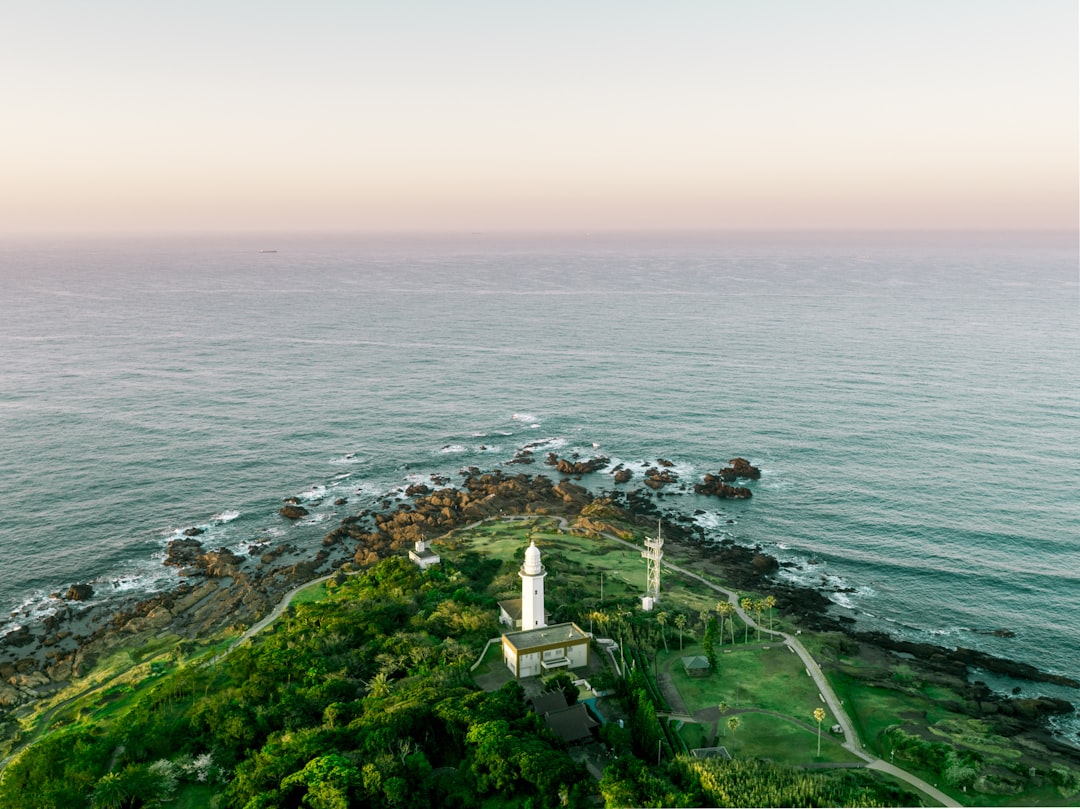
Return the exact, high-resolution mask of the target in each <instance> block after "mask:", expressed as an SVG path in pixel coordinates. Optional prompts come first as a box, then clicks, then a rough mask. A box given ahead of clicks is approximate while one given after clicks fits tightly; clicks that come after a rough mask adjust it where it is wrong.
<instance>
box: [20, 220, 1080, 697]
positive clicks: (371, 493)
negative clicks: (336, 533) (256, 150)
mask: <svg viewBox="0 0 1080 809" xmlns="http://www.w3.org/2000/svg"><path fill="white" fill-rule="evenodd" d="M261 249H274V250H276V251H277V252H261ZM0 284H2V290H3V292H2V293H0V294H2V300H3V306H2V308H0V360H2V361H0V491H2V492H3V497H4V515H3V519H2V520H0V634H2V633H4V632H6V631H10V630H11V629H12V628H13V627H15V626H17V625H19V624H20V623H24V622H27V621H33V620H34V619H35V617H36V616H40V615H41V614H42V613H43V612H47V611H49V610H50V609H52V604H53V602H52V601H51V600H50V599H49V596H50V594H53V593H57V592H62V591H63V590H65V589H66V588H67V587H68V586H69V585H70V584H72V583H75V582H89V583H91V584H93V586H94V587H95V590H96V592H97V596H96V598H97V599H99V600H108V599H109V598H111V597H112V596H113V595H114V594H117V593H131V592H145V591H153V590H156V589H161V588H164V587H168V586H170V585H171V584H172V583H174V579H173V578H172V576H173V575H174V573H173V571H172V570H171V569H167V568H164V567H163V566H162V565H161V564H160V561H161V559H162V558H163V553H164V548H165V546H166V544H167V542H168V541H169V539H171V538H173V537H175V536H177V534H178V533H179V532H180V531H182V530H183V529H185V528H187V527H190V526H201V527H203V528H205V529H207V530H208V534H207V536H206V537H203V539H204V541H205V542H206V543H207V544H209V545H212V546H218V545H226V546H241V545H244V544H246V543H248V542H250V541H251V540H253V539H257V538H271V539H274V538H279V537H288V538H290V539H292V540H294V541H296V542H299V543H305V542H309V543H311V546H312V548H313V549H314V548H315V547H316V546H317V545H318V542H319V541H320V540H321V538H322V536H323V535H324V534H325V533H326V532H328V531H329V530H330V529H332V528H333V527H335V526H336V525H337V522H338V520H339V519H340V518H341V517H343V516H346V515H347V514H349V513H354V512H355V511H357V510H359V509H360V508H363V507H366V506H367V505H370V504H372V503H373V502H374V501H375V500H376V499H378V498H379V497H381V496H382V495H383V494H385V493H386V492H388V491H393V490H395V489H399V488H400V487H403V486H405V485H407V484H408V483H410V482H413V481H416V480H426V479H427V477H428V476H429V475H430V474H432V473H442V474H449V475H452V476H455V477H456V473H457V472H458V470H460V469H461V468H462V467H464V466H468V465H477V466H481V467H494V466H498V465H500V464H503V463H505V462H506V461H508V460H509V459H510V458H512V457H513V455H514V453H515V452H516V451H517V450H518V449H520V448H521V447H523V446H525V445H526V444H534V443H539V448H538V449H537V455H538V456H539V457H540V458H542V457H543V454H544V452H546V451H547V449H548V448H550V449H551V450H554V451H557V452H558V453H559V454H560V455H568V454H570V453H572V452H574V451H577V452H580V453H581V454H583V455H587V456H591V455H593V454H595V453H597V452H600V453H603V454H605V455H608V456H609V457H610V458H611V459H612V463H613V464H615V463H619V462H623V463H627V464H629V465H632V466H633V468H636V469H640V465H641V464H642V463H646V462H653V461H655V460H656V459H657V458H660V457H663V458H669V459H671V460H672V461H674V462H675V463H676V471H678V472H679V473H680V476H681V479H682V480H683V481H684V482H685V483H686V484H691V483H692V482H693V481H694V480H696V479H699V478H700V476H701V475H702V474H704V473H705V472H710V471H712V472H715V471H716V470H717V469H719V468H720V467H722V466H724V465H725V463H726V461H727V460H728V459H729V458H732V457H735V456H736V455H741V456H744V457H746V458H748V459H750V460H751V461H752V462H753V463H755V464H756V465H758V466H760V467H761V468H762V469H763V471H764V475H763V478H762V479H761V480H760V481H757V482H755V483H753V484H751V485H752V487H753V488H754V494H755V496H754V498H753V499H752V500H750V501H747V502H739V503H733V502H730V501H718V500H710V499H706V498H701V497H698V496H696V495H694V494H692V493H690V492H686V491H681V492H680V491H676V492H672V493H669V494H667V495H665V496H664V497H663V498H662V500H661V503H662V505H663V507H664V508H665V509H669V510H675V511H685V512H686V513H693V512H694V511H695V510H698V509H701V510H702V511H703V512H704V513H703V514H701V515H699V516H698V519H699V521H700V522H701V524H702V525H703V526H705V527H706V528H707V529H708V530H709V535H710V536H711V537H715V538H717V539H719V538H722V537H725V536H731V537H733V538H734V539H736V540H737V541H739V542H742V543H747V544H754V543H760V544H761V545H762V546H764V547H765V548H766V549H767V550H769V551H770V552H772V553H774V554H776V555H777V556H779V557H780V558H781V559H782V560H785V561H791V562H793V563H795V567H794V568H792V569H791V570H790V571H788V572H786V573H785V574H784V575H786V576H788V577H791V578H794V579H797V580H799V581H803V582H806V583H810V584H816V585H821V586H824V587H826V588H827V589H828V590H829V591H830V592H831V597H832V598H833V600H834V601H835V602H836V604H837V607H836V608H837V610H839V611H845V612H847V613H848V614H851V615H853V616H854V617H855V618H856V619H857V620H858V621H860V622H861V623H862V624H863V625H864V626H867V627H873V628H884V629H887V630H888V631H891V632H894V633H897V634H901V635H903V636H905V637H910V638H914V639H920V640H932V641H936V642H939V643H942V644H946V645H964V646H970V647H974V648H978V649H983V650H985V651H988V652H991V653H994V654H999V655H1003V656H1007V657H1012V658H1015V659H1018V660H1022V661H1024V662H1028V663H1032V664H1034V665H1036V666H1039V667H1040V668H1043V669H1047V670H1049V671H1052V672H1056V673H1061V674H1067V675H1071V676H1074V677H1075V676H1078V675H1080V496H1078V483H1080V387H1078V384H1077V380H1078V374H1080V371H1078V369H1080V303H1078V297H1080V296H1078V268H1077V245H1076V239H1075V235H1072V236H1058V237H1052V236H1046V235H1041V236H1008V235H1006V236H988V235H985V234H982V235H979V234H968V235H966V236H965V235H951V236H943V235H936V236H917V235H888V234H847V235H845V234H819V235H816V236H808V235H801V236H800V235H790V234H787V235H785V234H744V235H718V236H717V235H714V236H705V235H692V234H682V235H679V234H669V235H663V234H658V235H641V234H637V235H625V236H619V235H600V236H587V235H576V236H571V235H557V234H549V235H543V234H532V235H521V236H508V235H500V236H495V235H484V234H475V235H463V236H423V235H412V236H405V235H399V236H380V237H375V236H369V237H360V236H356V237H316V236H306V237H301V236H282V237H279V238H277V239H275V240H274V241H272V242H268V241H267V239H266V237H265V236H264V237H261V238H259V239H256V238H253V237H251V236H243V235H240V236H235V237H228V236H220V235H219V236H214V237H207V238H199V239H196V238H189V239H179V238H171V239H164V238H163V239H150V238H142V239H129V240H119V239H118V240H113V241H108V240H103V239H99V240H90V239H84V240H81V241H80V240H51V241H48V240H37V241H32V240H8V241H6V242H3V243H0ZM594 445H598V448H597V447H596V446H594ZM511 468H512V469H514V468H516V469H521V470H524V471H528V472H530V473H549V472H550V471H551V470H550V469H549V468H548V467H545V466H543V465H542V464H541V463H537V464H535V465H533V466H531V467H511ZM638 480H640V475H639V476H638ZM586 483H588V484H589V485H590V486H592V487H594V488H604V487H608V486H611V485H612V484H611V483H610V476H608V475H607V474H606V473H603V472H602V473H598V474H596V475H593V476H590V478H589V479H588V480H586ZM292 495H299V496H301V497H302V498H304V499H305V500H306V501H307V502H308V503H309V508H310V509H311V511H312V514H311V516H310V517H308V518H306V519H305V520H303V521H302V522H301V523H300V524H298V525H294V524H287V523H286V521H285V520H283V519H282V518H280V517H278V516H277V513H276V512H277V509H278V508H279V507H280V505H281V501H282V499H283V498H285V497H289V496H292ZM341 496H346V497H348V498H349V499H350V502H349V504H348V505H347V506H344V507H335V506H333V505H332V503H333V501H334V499H336V498H337V497H341ZM728 520H733V521H734V522H733V523H730V524H729V523H728ZM996 629H1008V630H1010V631H1012V632H1014V633H1015V637H1012V638H1005V637H998V636H994V635H990V634H984V633H988V632H991V631H993V630H996ZM1024 688H1025V690H1029V691H1031V692H1032V693H1036V692H1038V693H1043V692H1048V691H1050V689H1049V688H1046V687H1043V686H1033V685H1030V684H1024ZM1065 696H1066V698H1069V697H1071V698H1072V699H1074V700H1077V698H1078V696H1080V695H1076V694H1071V695H1070V694H1065Z"/></svg>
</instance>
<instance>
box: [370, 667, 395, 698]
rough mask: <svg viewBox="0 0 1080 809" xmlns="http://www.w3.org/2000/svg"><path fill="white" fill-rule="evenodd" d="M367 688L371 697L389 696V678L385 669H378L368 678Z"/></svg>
mask: <svg viewBox="0 0 1080 809" xmlns="http://www.w3.org/2000/svg"><path fill="white" fill-rule="evenodd" d="M367 689H368V693H369V694H370V695H371V696H373V697H378V698H381V697H388V696H390V678H389V677H387V676H386V672H385V671H380V672H378V673H377V674H376V675H375V676H374V677H372V678H371V679H370V680H368V682H367Z"/></svg>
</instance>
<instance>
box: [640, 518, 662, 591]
mask: <svg viewBox="0 0 1080 809" xmlns="http://www.w3.org/2000/svg"><path fill="white" fill-rule="evenodd" d="M663 548H664V535H663V534H662V533H661V531H660V521H659V520H657V521H656V539H646V540H645V550H643V551H642V552H641V556H642V558H643V559H644V560H645V597H646V598H652V599H653V600H654V601H656V600H658V599H659V598H660V560H661V559H663V558H664V550H663Z"/></svg>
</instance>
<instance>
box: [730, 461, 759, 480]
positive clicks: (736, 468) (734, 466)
mask: <svg viewBox="0 0 1080 809" xmlns="http://www.w3.org/2000/svg"><path fill="white" fill-rule="evenodd" d="M720 477H721V478H722V479H723V480H725V481H727V482H729V483H730V482H731V481H733V480H737V479H739V478H745V479H747V480H758V479H759V478H760V477H761V470H760V469H758V468H757V467H756V466H752V465H751V464H750V461H748V460H746V458H732V459H731V460H729V461H728V465H727V468H725V469H721V470H720Z"/></svg>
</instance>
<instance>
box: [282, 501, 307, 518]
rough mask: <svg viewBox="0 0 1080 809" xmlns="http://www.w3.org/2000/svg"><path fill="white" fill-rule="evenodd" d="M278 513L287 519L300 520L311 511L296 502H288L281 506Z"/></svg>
mask: <svg viewBox="0 0 1080 809" xmlns="http://www.w3.org/2000/svg"><path fill="white" fill-rule="evenodd" d="M278 513H279V514H280V515H281V516H282V517H284V518H285V519H287V520H299V519H300V518H301V517H306V516H307V515H308V513H309V512H308V510H307V509H306V508H304V507H303V506H298V505H296V504H295V503H286V504H285V505H283V506H282V507H281V509H280V510H279V511H278Z"/></svg>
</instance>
